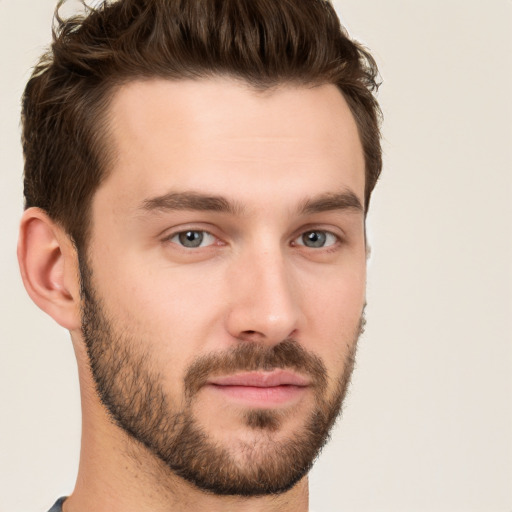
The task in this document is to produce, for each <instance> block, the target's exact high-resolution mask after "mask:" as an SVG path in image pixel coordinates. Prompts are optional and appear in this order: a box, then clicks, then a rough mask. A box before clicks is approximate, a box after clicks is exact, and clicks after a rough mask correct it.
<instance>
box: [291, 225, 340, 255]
mask: <svg viewBox="0 0 512 512" xmlns="http://www.w3.org/2000/svg"><path fill="white" fill-rule="evenodd" d="M315 232H317V233H325V234H326V235H327V236H332V237H333V238H334V242H333V243H330V244H328V245H323V246H321V247H308V246H307V245H306V244H305V243H303V241H302V237H303V236H304V235H305V234H307V233H315ZM297 241H299V242H297ZM342 241H343V238H342V236H341V235H338V234H336V233H334V232H333V231H332V230H329V229H322V228H309V229H302V230H301V232H300V233H299V234H298V235H297V236H295V238H293V240H292V243H293V244H294V245H299V246H301V247H305V248H306V249H312V250H321V249H332V248H333V247H335V246H337V245H339V244H340V243H341V242H342Z"/></svg>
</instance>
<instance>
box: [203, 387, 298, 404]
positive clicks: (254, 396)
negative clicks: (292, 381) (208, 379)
mask: <svg viewBox="0 0 512 512" xmlns="http://www.w3.org/2000/svg"><path fill="white" fill-rule="evenodd" d="M207 387H208V388H209V389H211V390H212V391H214V392H215V393H220V394H221V395H223V396H225V397H226V398H228V399H232V400H235V401H237V402H245V403H247V404H249V405H252V406H255V407H272V406H277V405H283V404H289V403H290V402H295V401H297V400H298V399H299V398H300V397H301V396H302V395H303V394H304V393H305V392H306V390H307V387H305V386H271V387H256V386H221V385H217V384H209V385H208V386H207Z"/></svg>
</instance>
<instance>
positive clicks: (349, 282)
mask: <svg viewBox="0 0 512 512" xmlns="http://www.w3.org/2000/svg"><path fill="white" fill-rule="evenodd" d="M325 283H326V284H324V287H323V288H322V287H318V289H317V291H316V292H314V293H310V294H308V298H307V302H308V304H309V305H308V307H307V308H305V311H307V318H306V330H305V332H304V342H305V343H307V344H308V345H309V346H308V349H310V350H311V351H313V352H315V353H316V354H318V355H319V356H320V357H321V358H322V360H323V361H324V363H325V364H326V366H327V368H328V371H329V373H330V374H331V375H338V374H340V372H341V371H342V370H343V368H344V366H345V362H346V358H347V356H348V355H349V354H350V353H351V352H352V349H353V346H354V344H355V343H356V341H357V338H358V335H359V329H360V322H361V315H362V312H363V309H364V305H365V301H366V299H365V298H366V293H365V287H366V271H365V265H360V266H359V267H358V268H352V270H351V271H347V272H344V271H341V272H339V273H335V274H333V275H332V276H331V278H330V279H329V280H326V281H325Z"/></svg>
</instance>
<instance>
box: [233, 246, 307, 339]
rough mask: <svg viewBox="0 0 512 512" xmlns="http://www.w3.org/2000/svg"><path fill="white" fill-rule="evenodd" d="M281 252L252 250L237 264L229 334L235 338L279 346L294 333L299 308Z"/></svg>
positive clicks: (276, 248)
mask: <svg viewBox="0 0 512 512" xmlns="http://www.w3.org/2000/svg"><path fill="white" fill-rule="evenodd" d="M290 273H291V268H290V265H289V262H288V261H287V258H286V254H285V252H284V248H282V247H281V246H280V244H278V243H277V242H275V243H266V244H260V245H259V247H258V246H256V247H255V246H252V247H251V248H250V249H249V250H248V251H246V252H245V254H244V255H241V257H240V261H239V262H238V271H237V273H236V279H234V280H233V281H234V282H233V283H232V287H233V288H232V291H233V295H232V297H233V302H232V307H231V311H230V313H229V324H228V327H229V330H230V332H231V333H232V334H233V335H234V336H235V337H237V338H241V339H253V340H261V341H267V342H270V343H278V342H280V341H282V340H283V339H286V338H287V337H290V336H291V335H292V334H293V332H294V331H295V330H296V329H297V325H298V319H299V304H298V299H299V297H298V296H297V292H296V290H295V289H294V288H295V283H294V281H293V279H291V275H290Z"/></svg>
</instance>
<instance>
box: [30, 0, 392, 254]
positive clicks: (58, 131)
mask: <svg viewBox="0 0 512 512" xmlns="http://www.w3.org/2000/svg"><path fill="white" fill-rule="evenodd" d="M63 1H64V0H60V1H59V3H58V6H57V14H56V27H55V28H54V32H53V43H52V45H51V48H50V50H49V51H48V52H47V53H46V54H45V55H43V56H42V58H41V60H40V61H39V63H38V64H37V66H36V67H35V69H34V72H33V74H32V77H31V78H30V80H29V82H28V84H27V87H26V89H25V92H24V95H23V109H22V123H23V137H22V142H23V150H24V155H25V174H24V194H25V207H26V208H28V207H31V206H38V207H40V208H42V209H44V210H45V211H46V212H47V213H48V215H49V216H50V217H51V218H53V219H54V220H55V221H57V222H58V223H59V224H61V225H62V226H63V227H64V229H65V230H66V231H67V232H68V233H69V234H70V236H71V237H72V239H73V240H74V242H75V244H76V245H77V247H78V248H80V247H82V246H83V245H84V244H85V242H86V238H87V234H88V227H89V209H90V204H91V200H92V197H93V194H94V192H95V191H96V189H97V188H98V186H99V185H100V183H101V181H102V179H103V178H104V177H105V176H106V175H107V173H108V167H109V165H108V164H109V157H110V156H111V155H110V153H109V146H108V142H107V139H108V137H107V136H108V118H107V115H106V113H107V109H108V105H109V100H110V98H111V95H112V93H113V92H114V91H115V88H116V87H117V86H119V85H122V84H123V83H126V82H128V81H132V80H135V79H147V78H152V77H159V78H167V79H171V80H180V79H190V78H192V79H196V78H207V77H213V76H219V75H226V76H231V77H235V78H238V79H242V80H244V81H245V82H247V83H248V84H249V85H251V86H253V87H256V88H258V89H267V88H271V87H273V86H276V85H279V84H282V83H293V84H298V85H305V86H310V85H311V86H314V85H320V84H325V83H331V84H334V85H336V86H337V87H338V88H339V89H340V91H341V92H342V94H343V95H344V97H345V99H346V101H347V103H348V105H349V107H350V109H351V111H352V114H353V115H354V118H355V120H356V123H357V126H358V130H359V135H360V137H361V142H362V146H363V151H364V157H365V165H366V176H365V209H367V208H368V204H369V200H370V195H371V192H372V190H373V188H374V186H375V183H376V181H377V179H378V177H379V174H380V172H381V167H382V156H381V146H380V131H379V124H380V110H379V106H378V103H377V101H376V99H375V97H374V95H373V92H374V91H375V90H376V89H377V83H376V79H377V76H378V72H377V67H376V64H375V61H374V60H373V58H372V57H371V55H370V54H369V53H368V52H367V51H366V50H365V49H364V48H363V47H362V46H361V45H359V44H358V43H356V42H354V41H352V40H351V39H350V38H349V37H348V35H347V33H346V32H345V30H344V29H343V27H342V26H341V25H340V22H339V19H338V17H337V15H336V13H335V11H334V9H333V7H332V5H331V4H330V2H329V1H328V0H119V1H114V2H111V1H105V2H104V3H103V4H102V5H101V6H100V7H99V8H96V9H93V8H88V9H89V11H88V13H87V14H86V15H84V16H80V17H73V18H70V19H67V20H63V19H61V18H60V17H59V15H58V9H59V7H60V6H61V4H62V3H63Z"/></svg>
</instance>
